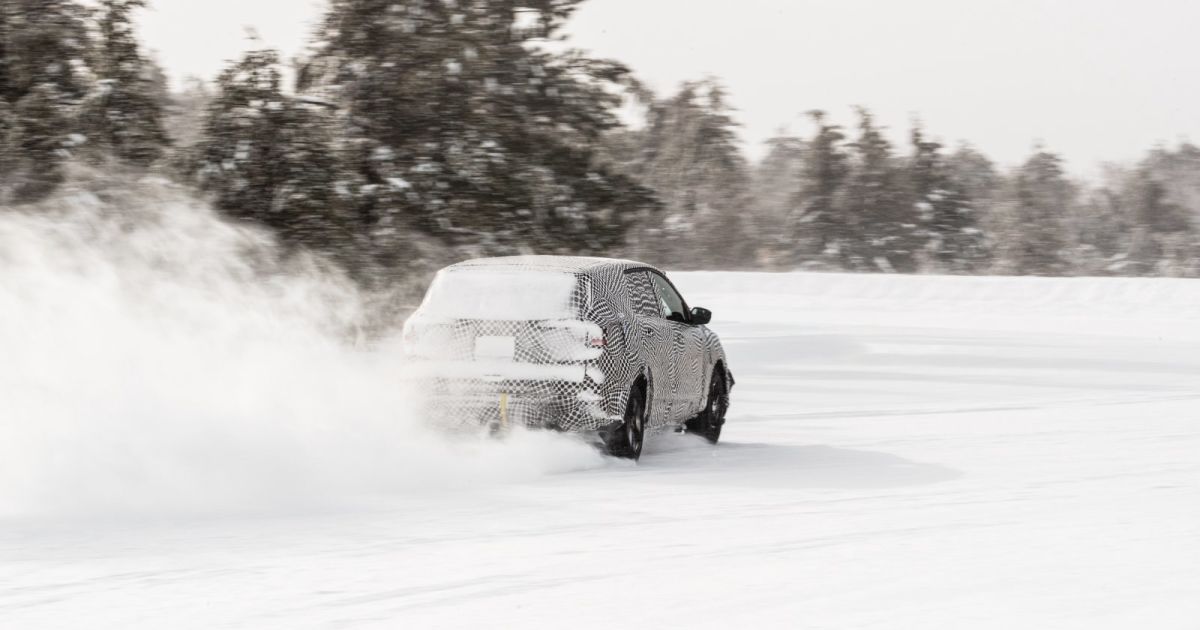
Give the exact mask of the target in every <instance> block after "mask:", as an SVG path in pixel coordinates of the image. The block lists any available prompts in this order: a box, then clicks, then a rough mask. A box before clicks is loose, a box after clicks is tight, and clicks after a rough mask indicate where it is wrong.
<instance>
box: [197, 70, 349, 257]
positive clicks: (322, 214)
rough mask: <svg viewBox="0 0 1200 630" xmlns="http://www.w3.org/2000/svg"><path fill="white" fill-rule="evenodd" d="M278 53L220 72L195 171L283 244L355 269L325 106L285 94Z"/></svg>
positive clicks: (226, 207)
mask: <svg viewBox="0 0 1200 630" xmlns="http://www.w3.org/2000/svg"><path fill="white" fill-rule="evenodd" d="M281 81H282V73H281V71H280V69H279V58H278V55H277V54H276V53H275V52H274V51H271V50H257V51H251V52H248V53H247V54H246V55H245V56H244V57H243V58H242V59H241V60H240V61H238V62H237V63H235V64H233V65H232V66H230V67H229V68H227V69H226V70H225V71H224V72H222V73H221V76H220V78H219V79H218V81H217V88H218V90H219V93H218V94H217V96H216V97H215V99H214V100H213V102H212V103H211V105H210V107H209V112H208V116H207V119H206V122H205V128H204V134H203V137H202V139H201V141H200V142H199V144H198V145H197V147H196V152H197V155H198V163H197V164H195V165H194V167H193V170H194V172H195V173H196V176H197V178H198V180H199V182H200V184H201V186H202V187H203V188H204V189H205V190H208V191H210V192H212V193H213V194H214V195H215V196H216V200H215V201H216V204H217V206H218V207H219V208H220V209H221V210H223V211H224V212H226V213H227V214H229V215H230V216H233V217H237V218H244V219H249V220H253V221H256V222H258V223H261V224H264V225H266V226H269V227H271V228H273V229H275V230H276V231H277V233H278V234H279V235H280V236H281V238H282V239H283V240H284V242H286V243H292V244H301V245H306V246H309V247H311V248H314V249H317V250H324V251H327V252H331V253H334V254H336V255H337V257H339V258H340V259H341V260H342V261H343V262H347V263H348V266H351V267H357V265H356V264H355V263H359V262H361V261H360V260H357V259H355V258H354V257H355V255H356V254H358V253H360V252H356V251H355V249H354V247H353V246H352V244H353V240H354V239H353V232H354V225H353V221H352V220H351V219H350V218H349V217H347V216H346V214H345V211H344V207H345V200H344V199H342V198H341V197H340V196H339V194H338V190H339V188H341V187H343V186H344V184H342V183H341V182H340V180H339V178H342V177H344V175H345V174H344V171H343V167H342V164H341V163H340V161H339V159H338V151H337V149H336V146H335V143H334V138H333V134H332V129H333V126H332V121H331V120H330V119H329V115H328V113H327V112H325V111H320V110H319V108H313V107H312V106H310V105H307V104H305V103H303V102H300V101H297V100H296V99H294V98H293V97H290V96H288V95H285V94H283V92H282V89H281Z"/></svg>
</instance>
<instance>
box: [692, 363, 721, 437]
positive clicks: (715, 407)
mask: <svg viewBox="0 0 1200 630" xmlns="http://www.w3.org/2000/svg"><path fill="white" fill-rule="evenodd" d="M717 368H718V369H716V370H714V371H713V377H712V382H710V383H709V386H708V403H707V404H706V405H705V407H704V411H701V412H700V415H698V416H696V417H695V418H692V419H691V420H688V421H687V430H688V433H695V434H696V435H699V436H701V437H703V438H704V439H706V440H708V443H709V444H716V443H717V441H719V440H720V439H721V427H723V426H725V412H726V411H729V388H728V387H727V386H726V385H725V370H723V369H720V366H717Z"/></svg>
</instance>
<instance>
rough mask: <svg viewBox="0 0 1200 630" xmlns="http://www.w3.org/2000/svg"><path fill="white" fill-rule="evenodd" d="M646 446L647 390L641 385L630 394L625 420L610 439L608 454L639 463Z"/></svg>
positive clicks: (634, 387) (635, 387) (635, 386)
mask: <svg viewBox="0 0 1200 630" xmlns="http://www.w3.org/2000/svg"><path fill="white" fill-rule="evenodd" d="M645 444H646V388H645V386H644V385H642V384H641V383H638V384H637V385H634V386H633V389H632V390H630V392H629V402H628V403H626V404H625V420H624V422H622V423H621V425H620V427H618V428H617V430H615V431H613V432H612V434H611V435H610V436H609V437H608V443H607V446H608V453H609V455H612V456H613V457H620V458H622V459H632V460H633V461H635V462H636V461H637V460H638V459H640V458H641V457H642V447H643V446H645Z"/></svg>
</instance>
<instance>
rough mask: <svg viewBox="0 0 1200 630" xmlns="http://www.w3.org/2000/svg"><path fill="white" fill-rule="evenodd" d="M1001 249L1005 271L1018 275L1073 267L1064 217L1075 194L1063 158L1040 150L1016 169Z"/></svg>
mask: <svg viewBox="0 0 1200 630" xmlns="http://www.w3.org/2000/svg"><path fill="white" fill-rule="evenodd" d="M1010 195H1011V201H1010V203H1009V207H1010V209H1011V210H1010V214H1009V216H1008V219H1009V224H1008V230H1007V233H1006V234H1005V235H1004V237H1005V238H1004V242H1003V243H1002V251H1003V257H1004V259H1003V260H1004V263H1005V265H1006V268H1005V269H1004V270H1005V271H1010V272H1012V273H1016V274H1018V275H1062V274H1065V273H1067V272H1068V271H1069V270H1070V264H1069V262H1068V260H1067V259H1066V254H1067V249H1068V241H1067V236H1066V229H1065V226H1064V219H1065V217H1066V216H1067V214H1068V212H1069V210H1070V208H1071V206H1072V204H1073V202H1074V197H1075V190H1074V187H1073V186H1072V185H1071V183H1070V182H1069V181H1067V179H1066V176H1065V174H1064V172H1063V168H1062V159H1061V158H1059V157H1058V156H1057V155H1055V154H1053V153H1050V152H1048V151H1045V150H1039V151H1038V152H1037V153H1036V154H1034V155H1033V157H1031V158H1029V160H1028V161H1026V162H1025V164H1024V165H1022V166H1021V168H1020V169H1018V170H1017V172H1016V174H1015V176H1014V178H1013V183H1012V188H1011V193H1010Z"/></svg>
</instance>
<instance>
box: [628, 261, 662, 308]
mask: <svg viewBox="0 0 1200 630" xmlns="http://www.w3.org/2000/svg"><path fill="white" fill-rule="evenodd" d="M625 285H626V286H627V287H628V289H629V304H630V306H632V307H633V312H634V314H635V315H641V316H643V317H660V316H661V315H662V313H661V309H659V306H658V296H657V295H656V294H655V292H654V284H653V283H651V282H650V274H648V273H646V272H645V271H634V272H631V273H627V274H625Z"/></svg>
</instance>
